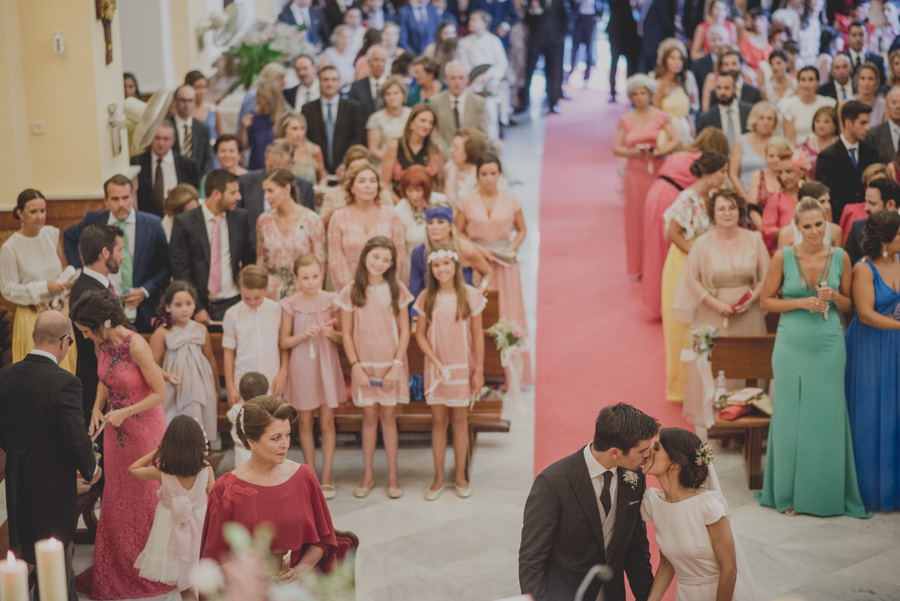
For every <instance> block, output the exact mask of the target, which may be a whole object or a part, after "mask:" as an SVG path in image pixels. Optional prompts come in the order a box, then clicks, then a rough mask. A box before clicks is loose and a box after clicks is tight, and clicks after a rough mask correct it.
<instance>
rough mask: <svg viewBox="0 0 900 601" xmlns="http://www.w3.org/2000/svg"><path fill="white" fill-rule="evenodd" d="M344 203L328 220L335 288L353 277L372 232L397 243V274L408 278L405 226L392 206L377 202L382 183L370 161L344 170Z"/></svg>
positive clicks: (404, 279)
mask: <svg viewBox="0 0 900 601" xmlns="http://www.w3.org/2000/svg"><path fill="white" fill-rule="evenodd" d="M344 188H345V190H346V191H347V206H346V207H343V208H341V209H338V210H337V211H335V212H334V213H332V215H331V218H330V219H329V220H328V271H329V273H330V274H331V283H332V284H333V285H334V289H335V291H337V292H340V291H341V290H343V289H344V287H345V286H347V285H349V284H350V282H352V281H353V274H354V273H356V265H357V263H359V255H360V253H361V252H362V249H363V246H365V245H366V242H368V241H369V240H370V239H371V238H374V237H375V236H385V237H386V238H390V239H391V240H392V241H393V242H394V246H396V247H397V256H398V263H399V264H398V265H397V275H398V277H399V278H400V281H401V282H408V281H409V260H408V259H407V258H406V257H407V256H408V255H407V253H406V228H405V227H404V226H403V222H402V221H401V220H400V217H399V216H398V215H397V213H395V212H394V210H393V209H392V208H391V207H383V206H381V205H379V203H378V197H379V196H380V194H381V183H380V181H379V179H378V172H377V171H376V170H375V167H373V166H372V165H370V164H363V165H358V166H356V167H354V168H351V169H350V170H349V171H348V172H347V180H346V183H345V184H344Z"/></svg>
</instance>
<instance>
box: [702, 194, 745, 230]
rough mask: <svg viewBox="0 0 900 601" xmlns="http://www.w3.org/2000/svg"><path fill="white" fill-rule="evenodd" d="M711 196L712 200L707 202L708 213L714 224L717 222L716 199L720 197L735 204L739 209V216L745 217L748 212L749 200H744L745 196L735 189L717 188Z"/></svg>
mask: <svg viewBox="0 0 900 601" xmlns="http://www.w3.org/2000/svg"><path fill="white" fill-rule="evenodd" d="M710 198H711V199H712V202H708V203H706V213H707V215H709V221H710V223H713V224H714V223H715V222H716V201H717V200H718V199H720V198H724V199H725V200H727V201H729V202H731V204H733V205H734V207H735V208H736V209H737V210H738V217H743V216H744V215H746V214H747V201H746V200H744V197H743V196H741V195H740V194H738V193H737V192H735V191H733V190H725V189H721V190H716V191H714V192H713V193H712V194H711V195H710Z"/></svg>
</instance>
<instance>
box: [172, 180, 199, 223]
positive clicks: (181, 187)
mask: <svg viewBox="0 0 900 601" xmlns="http://www.w3.org/2000/svg"><path fill="white" fill-rule="evenodd" d="M192 201H193V202H200V193H199V192H197V188H195V187H194V186H192V185H190V184H178V185H177V186H175V187H174V188H172V189H171V190H169V195H168V196H166V202H165V213H166V215H171V216H172V217H177V216H178V215H181V214H182V213H183V212H184V207H186V206H187V205H189V204H191V202H192Z"/></svg>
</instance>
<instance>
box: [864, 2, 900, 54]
mask: <svg viewBox="0 0 900 601" xmlns="http://www.w3.org/2000/svg"><path fill="white" fill-rule="evenodd" d="M881 6H882V9H883V10H884V23H883V24H882V25H881V26H880V27H878V28H877V29H876V30H875V31H874V32H872V35H871V36H870V37H869V49H870V50H871V51H872V52H876V53H878V54H887V53H888V52H890V51H891V49H892V48H893V47H894V42H895V41H896V39H897V38H898V37H900V21H898V16H900V7H898V6H897V5H896V4H895V3H894V2H890V1H889V2H882V3H881ZM888 63H890V60H888Z"/></svg>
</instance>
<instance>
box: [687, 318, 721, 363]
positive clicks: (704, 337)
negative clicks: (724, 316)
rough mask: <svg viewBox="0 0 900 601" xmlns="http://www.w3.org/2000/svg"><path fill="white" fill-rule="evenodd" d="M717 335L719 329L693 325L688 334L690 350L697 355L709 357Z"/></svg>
mask: <svg viewBox="0 0 900 601" xmlns="http://www.w3.org/2000/svg"><path fill="white" fill-rule="evenodd" d="M718 335H719V328H716V327H714V326H708V325H698V324H694V325H692V326H691V330H690V332H689V333H688V337H689V340H690V347H691V350H692V351H694V352H695V353H697V355H706V356H707V357H708V356H709V354H710V353H712V350H713V347H714V346H715V344H716V343H715V340H716V336H718Z"/></svg>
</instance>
